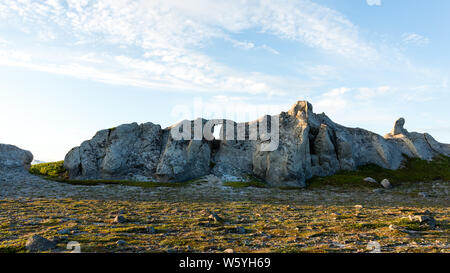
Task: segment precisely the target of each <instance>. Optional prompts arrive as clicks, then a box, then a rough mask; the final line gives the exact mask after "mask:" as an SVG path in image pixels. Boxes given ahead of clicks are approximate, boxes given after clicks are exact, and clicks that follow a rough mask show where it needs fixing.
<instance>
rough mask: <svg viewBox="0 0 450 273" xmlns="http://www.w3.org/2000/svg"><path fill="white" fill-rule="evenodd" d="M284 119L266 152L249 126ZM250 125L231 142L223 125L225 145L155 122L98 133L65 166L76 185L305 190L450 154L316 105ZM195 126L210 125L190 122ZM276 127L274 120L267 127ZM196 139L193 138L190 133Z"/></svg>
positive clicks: (420, 137)
mask: <svg viewBox="0 0 450 273" xmlns="http://www.w3.org/2000/svg"><path fill="white" fill-rule="evenodd" d="M274 118H275V119H279V146H278V148H277V149H276V150H275V151H272V152H268V151H265V150H264V149H262V148H261V147H262V144H263V143H264V141H265V140H264V138H263V140H261V137H260V136H259V137H258V139H257V140H250V139H251V138H250V136H249V135H250V132H249V128H251V127H252V126H256V127H257V126H259V124H260V123H258V121H260V122H266V124H267V122H268V121H270V119H274ZM258 121H253V122H248V123H234V122H231V121H230V123H228V124H231V125H228V126H234V131H232V132H234V134H235V138H234V139H237V138H236V132H237V130H236V128H237V127H239V126H245V140H227V139H226V138H225V139H224V137H223V136H225V135H227V123H226V122H225V121H223V122H222V123H223V125H222V128H221V137H220V139H224V140H217V139H212V140H207V139H205V138H203V139H201V140H181V141H180V140H175V139H173V137H172V135H171V133H170V130H171V128H173V127H169V128H166V129H161V126H159V125H155V124H153V123H145V124H141V125H138V124H136V123H132V124H124V125H120V126H118V127H117V128H114V129H109V130H102V131H99V132H98V133H97V134H96V135H95V136H94V137H93V138H92V139H91V140H88V141H85V142H83V143H82V144H81V146H80V147H76V148H73V149H72V150H71V151H70V152H69V153H68V154H67V155H66V158H65V160H64V165H65V167H66V169H67V170H68V171H69V176H70V178H71V179H132V180H140V181H150V180H151V181H185V180H189V179H193V178H197V177H200V176H204V175H207V174H214V175H216V176H218V177H220V178H222V179H223V180H239V179H242V178H245V177H246V176H247V175H253V176H255V177H258V178H261V179H264V180H266V181H267V182H268V183H269V185H272V186H304V185H305V181H306V180H307V179H309V178H311V177H312V176H327V175H331V174H333V173H335V172H336V171H338V170H355V169H356V168H357V167H358V166H361V165H365V164H369V163H372V164H376V165H379V166H381V167H384V168H388V169H397V168H399V167H400V164H401V162H402V160H403V158H404V156H405V155H406V156H408V157H419V158H421V159H426V160H431V159H432V158H433V157H434V156H436V155H439V154H442V155H446V156H450V146H449V145H448V144H442V143H439V142H437V141H436V140H434V139H433V138H432V137H431V136H430V135H428V134H426V133H425V134H419V133H415V132H411V133H409V132H407V131H406V129H404V128H403V125H404V123H405V121H404V119H399V120H398V121H397V122H396V123H395V126H394V129H393V130H392V131H391V133H389V134H387V135H386V136H385V137H382V136H380V135H378V134H375V133H372V132H370V131H367V130H364V129H360V128H347V127H344V126H342V125H339V124H336V123H334V122H333V121H331V119H330V118H328V117H327V116H326V115H325V114H323V113H322V114H315V113H313V108H312V105H311V104H310V103H308V102H306V101H299V102H297V103H296V104H295V105H294V106H293V107H292V108H291V109H290V110H289V111H288V112H282V113H280V114H279V115H274V116H265V117H263V118H261V119H260V120H258ZM185 122H191V124H194V123H196V122H201V124H205V123H206V122H207V121H206V120H204V119H198V120H195V121H185ZM269 124H270V122H269ZM192 134H193V133H192Z"/></svg>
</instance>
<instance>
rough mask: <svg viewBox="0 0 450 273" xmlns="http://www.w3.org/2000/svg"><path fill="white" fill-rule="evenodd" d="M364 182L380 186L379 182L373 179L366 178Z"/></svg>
mask: <svg viewBox="0 0 450 273" xmlns="http://www.w3.org/2000/svg"><path fill="white" fill-rule="evenodd" d="M364 181H366V182H369V183H375V184H378V182H377V181H376V180H375V179H373V178H372V177H366V178H364Z"/></svg>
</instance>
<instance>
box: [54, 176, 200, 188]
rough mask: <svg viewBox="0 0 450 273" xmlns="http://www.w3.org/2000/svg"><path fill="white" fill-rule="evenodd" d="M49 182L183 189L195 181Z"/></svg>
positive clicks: (59, 180) (65, 180) (64, 180)
mask: <svg viewBox="0 0 450 273" xmlns="http://www.w3.org/2000/svg"><path fill="white" fill-rule="evenodd" d="M46 179H47V180H51V181H55V182H61V183H66V184H70V185H80V186H98V185H123V186H132V187H142V188H156V187H175V188H176V187H183V186H186V185H188V184H190V183H193V182H195V181H188V182H142V181H129V180H68V179H57V178H56V179H55V178H51V177H46Z"/></svg>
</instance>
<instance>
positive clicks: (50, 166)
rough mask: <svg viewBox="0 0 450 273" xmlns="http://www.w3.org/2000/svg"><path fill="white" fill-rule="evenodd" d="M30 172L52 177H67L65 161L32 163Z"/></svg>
mask: <svg viewBox="0 0 450 273" xmlns="http://www.w3.org/2000/svg"><path fill="white" fill-rule="evenodd" d="M30 173H31V174H34V175H42V176H46V177H51V178H61V177H67V171H66V169H65V168H64V161H57V162H50V163H41V164H36V165H32V166H31V167H30Z"/></svg>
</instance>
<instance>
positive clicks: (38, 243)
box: [25, 235, 56, 252]
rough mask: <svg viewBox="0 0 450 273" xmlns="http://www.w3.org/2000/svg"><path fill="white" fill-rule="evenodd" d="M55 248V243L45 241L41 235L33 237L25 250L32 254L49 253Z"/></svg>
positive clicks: (28, 241)
mask: <svg viewBox="0 0 450 273" xmlns="http://www.w3.org/2000/svg"><path fill="white" fill-rule="evenodd" d="M55 247H56V243H55V242H54V241H50V240H48V239H45V238H44V237H42V236H40V235H33V236H31V237H30V238H29V239H28V240H27V242H26V244H25V248H26V249H27V250H29V251H31V252H37V251H47V250H50V249H54V248H55Z"/></svg>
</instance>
